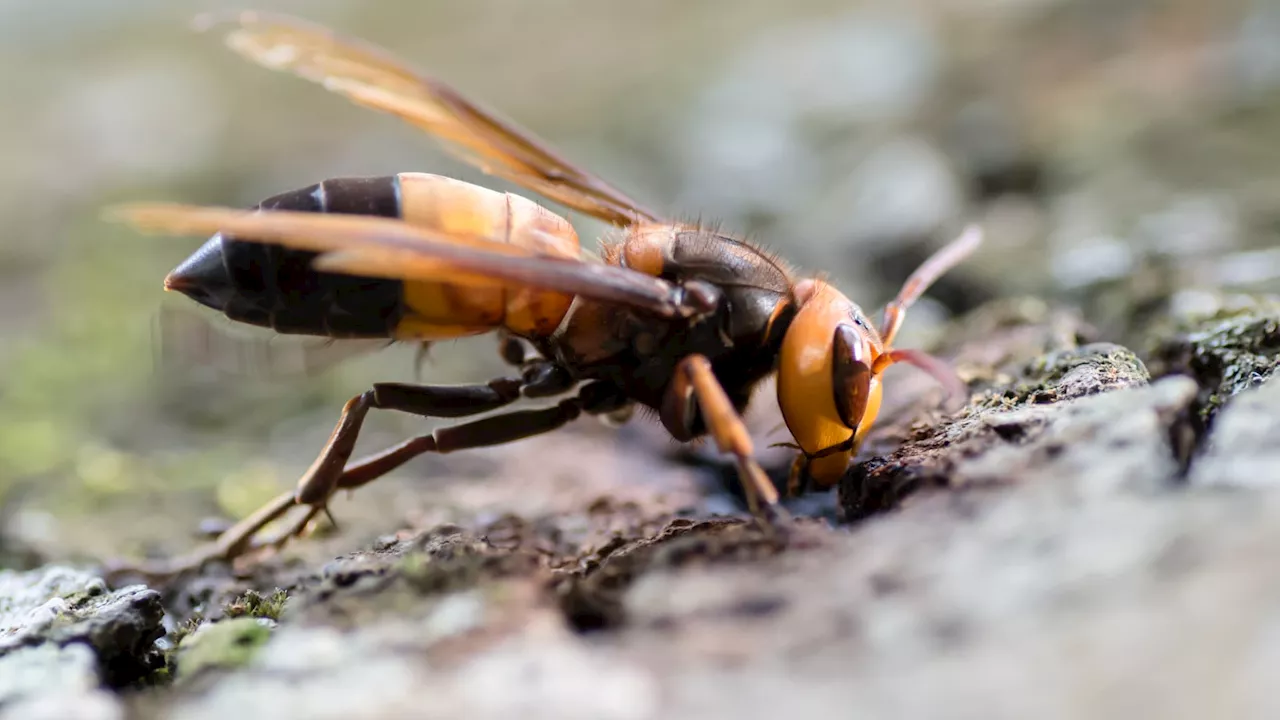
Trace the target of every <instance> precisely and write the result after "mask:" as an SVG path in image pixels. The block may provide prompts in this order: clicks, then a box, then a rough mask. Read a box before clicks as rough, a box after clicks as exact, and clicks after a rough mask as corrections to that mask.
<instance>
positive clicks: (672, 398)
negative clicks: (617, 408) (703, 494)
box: [663, 355, 786, 524]
mask: <svg viewBox="0 0 1280 720" xmlns="http://www.w3.org/2000/svg"><path fill="white" fill-rule="evenodd" d="M694 402H696V403H697V406H698V409H700V410H701V411H702V418H703V421H704V422H705V423H706V425H707V430H708V431H709V432H710V434H711V436H712V438H714V439H715V442H716V446H717V447H718V448H720V451H721V452H725V453H730V454H732V455H733V456H734V457H735V458H736V459H737V462H738V473H739V474H740V476H741V479H742V483H743V487H744V488H745V490H746V495H747V503H748V505H749V506H750V508H751V512H752V513H753V514H757V515H761V516H763V517H764V518H765V519H766V520H768V521H769V522H770V523H771V524H775V523H778V522H780V521H784V520H785V518H786V512H785V511H784V510H783V509H782V507H781V506H780V505H779V504H778V491H777V488H775V487H774V486H773V483H772V482H771V481H770V480H769V477H768V476H767V475H766V474H765V472H764V470H763V469H762V468H761V467H760V464H759V463H757V462H756V460H755V457H754V455H755V447H754V445H753V443H752V442H751V435H750V434H749V433H748V432H747V428H746V425H745V424H743V422H742V418H741V417H739V415H738V411H737V410H736V409H734V407H733V403H732V402H730V400H729V396H728V395H727V394H726V393H725V391H724V388H723V387H721V386H720V381H719V380H717V379H716V376H715V373H713V372H712V370H711V362H710V361H709V360H707V358H706V357H704V356H702V355H690V356H688V357H686V358H685V359H683V360H681V361H680V364H679V365H677V366H676V374H675V378H673V380H672V382H671V386H670V387H669V388H668V389H667V397H666V399H665V401H664V403H663V415H664V423H665V424H667V425H668V428H671V427H673V426H674V427H677V428H682V429H684V430H685V431H686V433H685V434H686V435H691V434H692V425H693V419H694V414H693V411H694V405H693V404H694Z"/></svg>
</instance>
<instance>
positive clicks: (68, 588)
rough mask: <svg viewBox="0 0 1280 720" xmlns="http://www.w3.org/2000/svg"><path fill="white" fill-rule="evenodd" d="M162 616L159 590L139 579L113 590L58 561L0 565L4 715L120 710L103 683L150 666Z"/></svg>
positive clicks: (91, 718)
mask: <svg viewBox="0 0 1280 720" xmlns="http://www.w3.org/2000/svg"><path fill="white" fill-rule="evenodd" d="M163 616H164V609H163V607H162V606H161V603H160V594H159V593H158V592H156V591H155V590H151V589H148V588H146V587H143V586H141V585H133V586H130V587H125V588H121V589H119V590H115V591H108V589H107V585H106V583H105V582H104V581H103V580H102V579H101V578H99V577H96V576H93V575H91V574H88V573H85V572H82V571H79V570H74V569H71V568H64V567H57V566H52V567H46V568H43V569H40V570H32V571H29V572H13V571H4V572H0V710H2V711H3V713H0V717H4V718H9V717H13V718H66V719H67V720H80V719H81V718H83V719H84V720H97V719H98V718H104V719H106V718H116V717H122V715H121V712H122V710H121V709H120V708H119V707H118V701H117V699H116V698H115V696H114V695H112V694H111V693H109V692H107V691H105V690H103V689H100V686H102V685H103V684H104V683H105V684H106V685H107V686H111V687H119V686H122V685H125V684H128V683H131V682H134V681H135V680H137V679H139V678H140V677H142V676H144V675H146V674H148V673H149V672H151V670H152V669H153V668H154V666H155V665H156V663H157V661H158V660H159V658H160V653H159V651H158V650H157V649H156V647H155V642H156V640H158V639H159V638H160V637H161V636H162V635H164V628H163V627H162V625H161V621H162V618H163ZM4 713H7V714H4Z"/></svg>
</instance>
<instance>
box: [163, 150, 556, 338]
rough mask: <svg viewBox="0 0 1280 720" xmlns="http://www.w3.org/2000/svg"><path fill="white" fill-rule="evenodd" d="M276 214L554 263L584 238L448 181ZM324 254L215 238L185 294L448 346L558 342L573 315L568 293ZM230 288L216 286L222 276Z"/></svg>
mask: <svg viewBox="0 0 1280 720" xmlns="http://www.w3.org/2000/svg"><path fill="white" fill-rule="evenodd" d="M259 207H260V208H262V209H266V210H277V209H278V210H295V211H305V212H324V213H346V214H357V215H376V216H381V217H397V218H402V219H404V220H405V221H406V222H408V223H411V224H414V225H417V226H420V227H424V228H428V229H433V230H439V231H442V232H443V233H445V234H446V235H447V234H448V233H463V234H466V235H469V236H473V237H474V236H481V237H486V238H490V239H492V240H495V241H498V242H507V243H513V244H516V245H520V246H522V247H528V248H530V249H533V250H536V251H538V252H540V253H543V254H549V255H555V256H559V257H572V258H576V257H578V253H579V245H578V237H577V234H576V233H575V232H574V230H573V227H572V226H571V225H570V224H569V223H568V221H566V220H564V219H563V218H561V217H560V216H558V215H556V214H554V213H551V212H549V211H547V210H545V209H543V208H542V207H540V206H538V205H537V204H536V203H534V202H532V201H530V200H527V199H525V198H522V197H520V196H517V195H512V194H509V193H499V192H496V191H493V190H489V189H488V188H484V187H480V186H478V185H473V184H471V183H466V182H462V181H460V180H454V179H451V178H446V177H442V176H438V175H427V174H421V173H401V174H399V175H393V176H386V177H377V178H337V179H331V180H326V181H324V182H321V183H317V184H315V185H311V186H309V187H305V188H302V189H299V190H294V191H291V192H287V193H282V194H280V195H276V196H274V197H271V198H268V199H266V200H264V201H263V202H262V203H260V204H259ZM315 257H316V254H315V253H312V252H307V251H301V250H292V249H288V248H284V247H281V246H279V245H272V244H263V243H251V242H242V241H236V240H234V239H232V238H228V237H222V236H218V235H215V236H214V237H213V238H211V239H210V240H209V241H208V242H207V243H206V244H205V245H204V247H202V248H200V250H199V251H197V252H196V253H195V254H194V255H192V257H191V258H189V259H188V260H187V261H186V262H185V263H183V265H182V266H180V267H179V268H178V269H177V270H175V271H174V272H173V273H172V274H171V278H174V277H177V278H179V281H175V282H174V289H177V290H180V291H182V292H185V293H186V294H188V295H190V296H191V297H192V298H193V299H195V300H197V301H199V302H202V303H203V304H205V305H209V306H211V307H215V308H217V309H219V310H222V311H223V312H224V313H226V315H227V316H228V317H230V318H231V319H233V320H238V321H240V322H246V323H251V324H254V325H261V326H265V327H270V328H273V329H275V330H276V331H277V332H281V333H291V334H308V335H322V336H329V337H365V338H369V337H375V338H380V337H388V338H395V339H424V340H432V339H447V338H456V337H463V336H466V335H475V334H480V333H484V332H489V331H491V330H495V329H498V328H506V329H508V330H510V331H511V332H513V333H515V334H518V335H522V336H526V337H538V336H545V335H548V334H550V333H551V332H553V331H554V330H555V328H556V327H557V326H559V324H560V321H561V320H562V319H563V318H564V316H565V314H566V313H567V312H568V309H569V305H570V303H571V302H572V300H573V298H572V296H569V295H565V294H563V293H555V292H545V291H533V290H507V289H504V288H493V287H465V286H454V285H449V284H447V283H440V282H422V281H415V280H411V281H401V280H388V279H381V278H370V277H357V276H351V275H337V274H333V273H326V272H317V271H316V270H314V269H313V268H312V265H311V263H312V261H313V260H314V259H315ZM215 275H221V276H223V277H222V279H221V282H222V283H224V284H225V287H223V288H218V287H216V286H217V285H218V283H219V278H216V277H213V276H215Z"/></svg>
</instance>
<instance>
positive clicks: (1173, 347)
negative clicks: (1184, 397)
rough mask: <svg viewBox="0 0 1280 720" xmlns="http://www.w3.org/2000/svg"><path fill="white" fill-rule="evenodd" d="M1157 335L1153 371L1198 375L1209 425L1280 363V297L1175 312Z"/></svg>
mask: <svg viewBox="0 0 1280 720" xmlns="http://www.w3.org/2000/svg"><path fill="white" fill-rule="evenodd" d="M1153 336H1154V337H1153V339H1152V340H1151V341H1150V345H1151V347H1150V350H1149V357H1150V365H1151V370H1152V374H1153V375H1155V376H1157V377H1160V376H1164V375H1175V374H1177V375H1187V376H1189V377H1192V378H1194V379H1195V381H1196V382H1197V383H1198V384H1199V385H1200V392H1199V394H1198V396H1197V398H1196V415H1197V418H1198V420H1199V422H1200V425H1201V427H1203V428H1206V429H1207V428H1208V426H1209V425H1210V424H1211V423H1212V422H1213V420H1214V418H1215V416H1216V415H1217V414H1218V412H1219V411H1220V410H1221V409H1222V408H1223V406H1224V405H1225V404H1226V403H1227V402H1228V401H1229V400H1230V399H1231V398H1233V397H1235V396H1236V395H1238V394H1239V393H1241V392H1243V391H1245V390H1248V389H1250V388H1253V387H1257V386H1258V385H1261V384H1262V383H1263V382H1265V381H1266V380H1267V379H1268V378H1270V377H1271V376H1272V375H1273V374H1275V370H1276V368H1277V367H1278V366H1280V300H1276V299H1272V298H1237V299H1236V300H1235V301H1234V302H1231V303H1224V306H1223V307H1222V308H1220V309H1218V310H1217V311H1216V312H1213V313H1209V314H1191V315H1187V316H1185V317H1178V318H1174V319H1172V320H1170V321H1169V322H1167V323H1166V325H1165V327H1163V328H1162V329H1160V330H1157V331H1156V332H1155V333H1153Z"/></svg>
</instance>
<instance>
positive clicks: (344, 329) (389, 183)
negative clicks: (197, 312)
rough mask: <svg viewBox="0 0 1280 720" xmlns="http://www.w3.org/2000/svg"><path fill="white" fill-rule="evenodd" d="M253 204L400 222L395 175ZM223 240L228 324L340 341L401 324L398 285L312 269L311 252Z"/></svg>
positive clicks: (339, 182) (324, 185)
mask: <svg viewBox="0 0 1280 720" xmlns="http://www.w3.org/2000/svg"><path fill="white" fill-rule="evenodd" d="M259 207H260V208H262V209H265V210H296V211H303V212H330V213H347V214H356V215H377V216H381V217H399V215H400V192H399V184H398V182H397V180H396V178H395V177H394V176H387V177H377V178H337V179H333V180H326V181H324V182H321V183H316V184H315V185H311V186H308V187H305V188H302V189H299V190H294V191H291V192H287V193H281V194H279V195H275V196H273V197H270V198H267V199H266V200H264V201H262V202H261V203H259ZM221 243H222V247H221V250H222V253H223V256H224V263H225V265H226V268H227V272H228V274H229V275H230V279H231V283H232V285H233V287H234V288H235V291H236V292H235V296H234V297H233V298H232V299H231V300H230V301H229V302H228V304H227V307H226V308H225V312H226V314H227V316H228V317H230V318H232V319H233V320H239V321H241V322H248V323H252V324H254V325H263V326H266V327H270V328H272V329H274V330H276V331H277V332H280V333H286V334H306V335H322V336H328V337H343V338H353V337H361V338H378V337H390V336H391V334H392V332H393V331H394V329H395V328H396V327H397V326H398V325H399V323H400V322H401V321H402V318H403V316H404V310H405V308H404V302H403V297H404V294H403V283H402V282H401V281H399V280H388V279H382V278H369V277H355V276H350V275H338V274H334V273H325V272H318V271H316V270H315V269H314V268H313V267H312V261H314V260H315V258H316V255H317V254H316V253H313V252H307V251H303V250H292V249H289V248H285V247H282V246H279V245H271V244H262V243H252V242H242V241H237V240H235V239H233V238H229V237H223V238H222V239H221Z"/></svg>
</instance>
